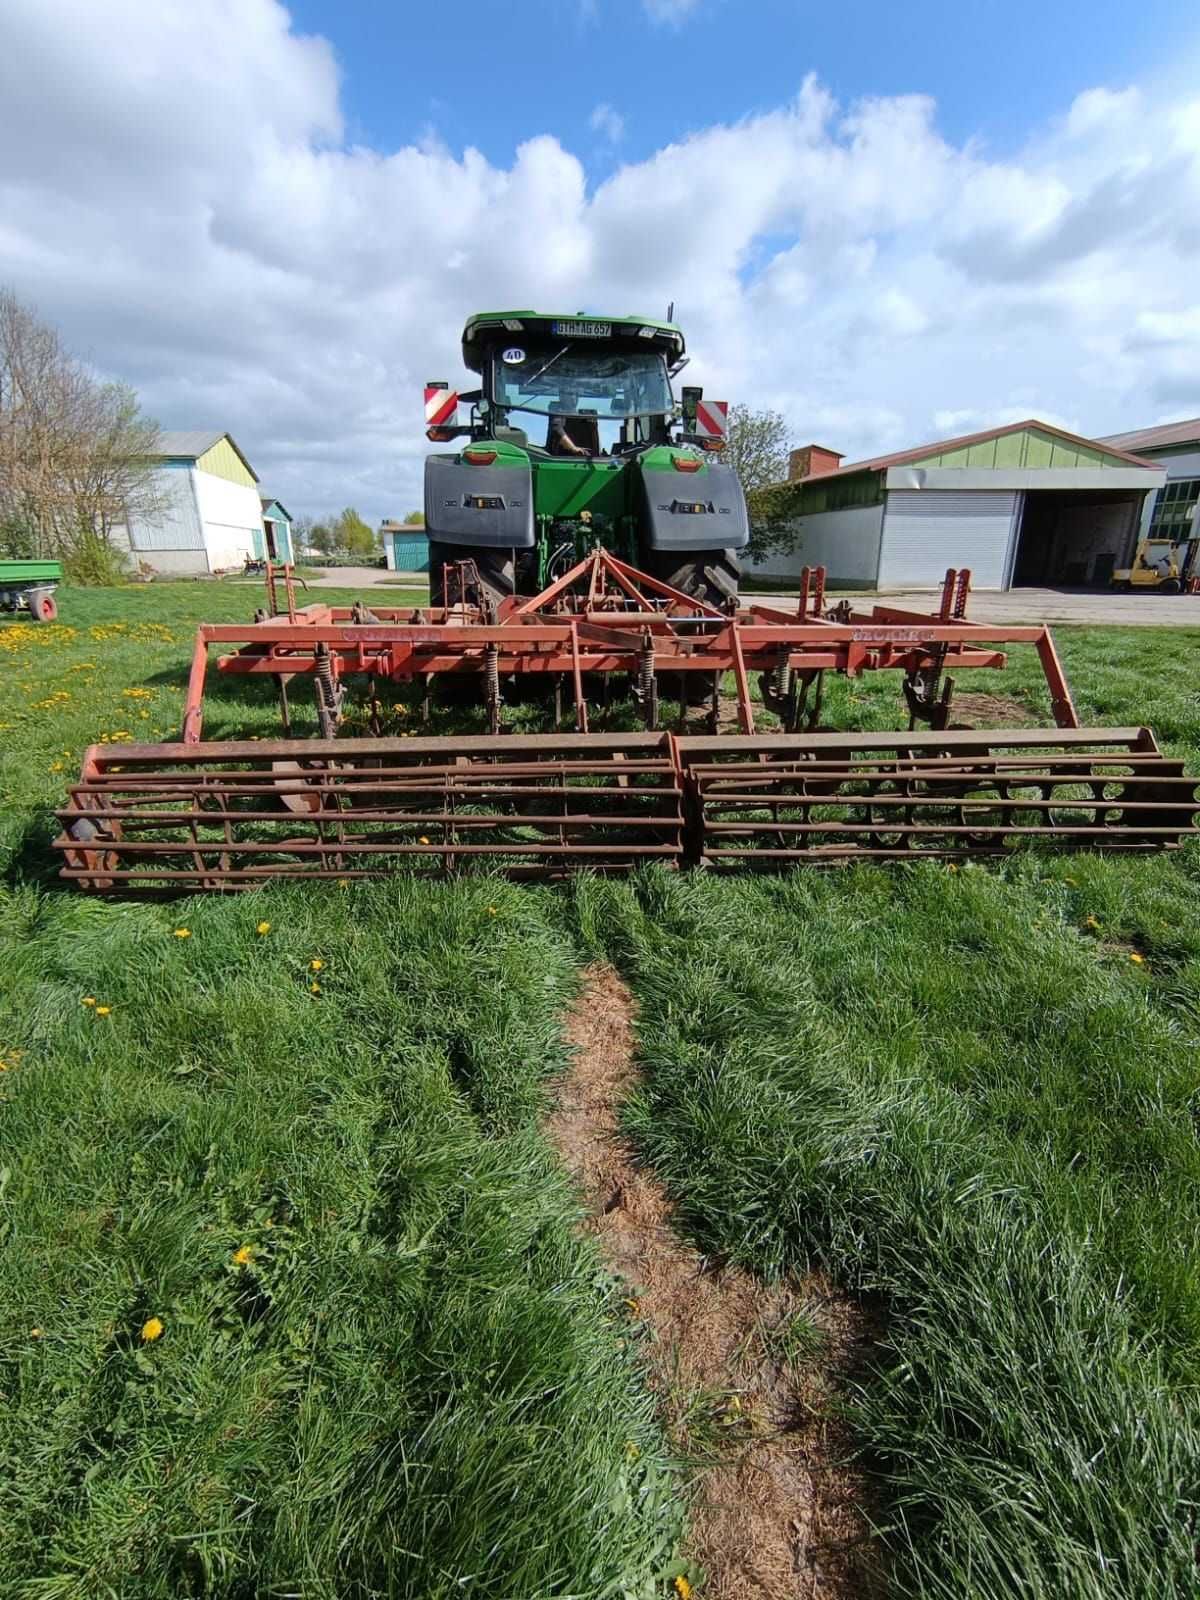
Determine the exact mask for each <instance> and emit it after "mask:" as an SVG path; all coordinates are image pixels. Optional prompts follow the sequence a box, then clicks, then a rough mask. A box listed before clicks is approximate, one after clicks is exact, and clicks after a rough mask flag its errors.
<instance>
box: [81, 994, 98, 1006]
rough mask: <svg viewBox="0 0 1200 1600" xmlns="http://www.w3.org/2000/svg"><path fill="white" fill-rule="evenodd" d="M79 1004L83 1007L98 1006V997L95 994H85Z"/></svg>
mask: <svg viewBox="0 0 1200 1600" xmlns="http://www.w3.org/2000/svg"><path fill="white" fill-rule="evenodd" d="M79 1004H80V1005H81V1006H94V1005H95V1004H96V996H95V995H94V994H85V995H84V997H83V999H82V1000H81V1001H80V1002H79Z"/></svg>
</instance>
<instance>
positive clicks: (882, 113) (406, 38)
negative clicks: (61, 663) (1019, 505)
mask: <svg viewBox="0 0 1200 1600" xmlns="http://www.w3.org/2000/svg"><path fill="white" fill-rule="evenodd" d="M197 16H198V8H197V5H196V0H104V4H103V6H98V5H97V4H96V3H95V0H4V4H3V5H2V6H0V284H4V285H5V286H9V287H11V288H12V289H14V290H15V291H16V292H17V293H18V295H20V296H22V297H23V298H25V299H26V300H28V301H29V302H30V303H31V304H33V305H34V306H35V307H36V308H37V309H38V310H39V311H40V312H41V313H42V314H43V315H44V316H46V317H47V318H48V319H49V320H51V321H53V322H54V323H56V325H58V326H59V328H60V329H61V330H62V332H63V334H64V337H65V338H66V339H67V340H68V342H69V343H70V345H71V346H72V348H74V349H75V350H77V351H78V352H79V353H80V354H82V355H84V356H85V357H87V358H88V359H90V360H91V361H92V362H93V363H94V364H95V366H96V367H97V368H98V369H99V370H100V371H101V372H103V373H105V374H107V375H109V376H112V377H114V378H119V379H122V380H124V381H126V382H129V383H131V384H133V385H134V386H135V387H136V388H137V391H138V393H139V395H140V396H141V398H142V401H143V403H144V405H145V407H146V409H147V411H148V412H149V413H150V414H151V415H153V416H154V417H156V418H157V419H158V420H159V421H160V422H161V423H162V425H163V426H164V427H168V428H223V429H228V430H229V431H231V432H232V433H233V434H234V436H235V437H236V438H237V440H238V443H239V444H240V445H241V447H242V449H243V450H244V452H245V454H246V455H247V456H248V458H249V459H250V460H251V461H252V462H253V464H254V465H255V467H256V468H257V469H258V471H259V473H260V475H261V476H262V478H263V479H264V481H266V482H268V483H269V485H270V487H271V488H272V490H273V491H274V492H275V493H276V494H278V495H279V497H280V498H281V499H282V500H283V501H284V503H285V504H287V505H288V506H289V507H290V508H291V509H292V510H294V511H314V512H315V511H322V510H326V509H328V508H330V507H336V506H343V505H346V504H356V505H357V506H358V507H359V509H360V510H361V511H362V512H363V513H364V514H365V515H367V516H368V517H369V518H371V519H372V520H375V519H377V518H379V517H382V516H387V515H397V514H399V515H403V514H404V513H405V512H406V511H408V510H409V509H411V508H412V507H413V506H416V505H417V504H419V503H420V497H421V476H422V465H423V458H424V455H425V452H426V449H427V445H426V441H425V438H424V433H423V416H422V405H421V389H422V384H423V382H424V380H425V379H426V378H430V377H437V378H447V379H450V380H451V381H454V380H459V381H460V382H465V374H463V372H462V369H461V365H460V362H459V347H458V339H459V334H460V331H461V329H462V326H463V323H464V321H465V319H466V317H467V316H468V314H469V313H470V312H471V311H473V310H476V309H478V308H480V307H487V306H496V305H502V304H506V303H507V304H509V305H532V306H539V307H541V308H543V309H545V308H550V309H558V308H562V307H570V308H575V307H584V306H586V307H589V308H591V309H594V310H597V311H601V312H603V311H610V312H611V311H616V312H619V313H620V312H636V311H645V312H647V313H651V312H659V313H661V311H663V310H664V309H665V307H666V305H667V303H668V301H671V300H673V301H675V303H676V305H677V308H678V315H679V319H680V320H681V321H682V323H683V324H684V327H685V329H686V332H687V337H688V344H689V349H690V351H691V354H692V366H691V368H690V369H689V377H690V378H691V379H692V380H693V381H696V382H699V383H702V384H703V385H704V386H705V387H706V389H707V391H708V393H709V395H710V397H712V398H725V399H729V400H741V401H745V402H747V403H749V404H751V405H753V406H757V407H770V408H772V409H774V410H777V411H778V412H780V413H781V414H782V415H783V417H784V418H785V420H786V423H787V426H788V429H789V432H790V434H791V437H792V440H793V442H794V443H796V444H805V443H809V442H810V441H813V440H816V441H818V442H820V443H823V444H826V445H828V446H830V447H832V448H834V449H837V450H839V451H842V452H844V453H845V455H846V456H847V458H848V459H856V458H861V457H864V456H868V455H872V454H875V453H878V452H881V451H883V450H888V449H897V448H902V447H904V446H906V445H911V444H914V443H918V442H921V441H923V440H926V439H934V438H939V437H947V436H950V435H952V434H954V433H965V432H969V431H972V430H974V429H978V428H985V427H988V426H991V425H994V424H998V423H1005V422H1011V421H1016V420H1019V419H1021V418H1024V417H1028V416H1038V417H1041V418H1043V419H1044V420H1046V421H1048V422H1052V423H1058V424H1059V425H1061V426H1064V427H1067V428H1070V429H1072V430H1074V431H1077V432H1081V433H1085V434H1092V435H1095V434H1103V433H1113V432H1117V431H1119V430H1123V429H1127V428H1134V427H1138V426H1144V425H1148V424H1151V423H1155V422H1160V421H1165V420H1169V419H1174V418H1182V417H1191V416H1195V415H1197V414H1200V8H1198V7H1197V6H1196V4H1195V0H1190V3H1189V4H1187V5H1185V4H1183V3H1182V0H1144V3H1143V4H1142V5H1141V6H1140V7H1139V8H1134V7H1131V6H1128V5H1117V4H1116V3H1114V0H1096V3H1094V4H1091V5H1089V6H1086V7H1085V6H1083V5H1081V4H1078V3H1077V0H1067V3H1062V0H1051V3H1049V4H1046V3H1043V4H1041V5H1034V4H1031V3H1029V0H1009V3H1007V4H1003V5H1002V4H1000V3H999V0H968V3H963V4H958V5H954V6H951V5H941V4H933V3H932V0H910V3H909V4H907V5H905V6H892V5H888V6H885V5H882V4H876V3H871V4H860V5H848V6H842V7H841V8H840V9H838V8H836V7H832V6H828V5H826V6H823V7H819V8H818V7H815V6H811V5H802V4H800V3H798V0H757V3H755V0H553V3H552V0H513V3H511V4H508V5H492V6H490V7H476V8H473V10H472V12H471V13H470V14H469V15H464V12H463V9H462V8H460V7H452V6H448V5H440V6H434V5H419V4H412V3H407V0H406V3H404V4H400V5H397V4H392V5H390V6H387V5H382V4H378V3H371V4H368V3H366V0H341V3H338V4H334V3H332V0H294V3H293V4H291V5H288V4H285V3H283V0H204V6H203V18H204V25H203V27H202V28H201V27H199V26H198V24H197Z"/></svg>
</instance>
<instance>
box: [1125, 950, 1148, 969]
mask: <svg viewBox="0 0 1200 1600" xmlns="http://www.w3.org/2000/svg"><path fill="white" fill-rule="evenodd" d="M1129 959H1130V961H1133V962H1136V964H1137V965H1138V966H1139V967H1144V966H1145V965H1146V958H1145V956H1140V955H1138V953H1137V951H1136V950H1131V951H1130V952H1129Z"/></svg>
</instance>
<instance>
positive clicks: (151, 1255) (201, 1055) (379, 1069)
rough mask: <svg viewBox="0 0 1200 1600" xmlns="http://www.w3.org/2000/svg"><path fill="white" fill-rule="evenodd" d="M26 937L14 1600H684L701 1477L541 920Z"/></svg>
mask: <svg viewBox="0 0 1200 1600" xmlns="http://www.w3.org/2000/svg"><path fill="white" fill-rule="evenodd" d="M493 913H494V914H493ZM260 920H264V921H269V922H270V924H271V926H270V931H269V932H266V933H263V934H258V933H256V931H255V930H256V927H257V926H258V924H259V922H260ZM0 927H2V929H3V933H2V935H0V962H2V963H3V970H4V973H5V992H4V999H3V1005H2V1009H0V1019H2V1020H0V1028H2V1030H3V1031H2V1033H0V1039H2V1040H3V1043H4V1046H5V1049H6V1052H14V1051H18V1050H19V1051H20V1052H22V1053H21V1054H20V1055H19V1056H18V1057H17V1058H16V1060H15V1064H14V1065H13V1066H12V1067H11V1069H10V1070H8V1071H6V1072H5V1073H4V1074H3V1077H2V1078H0V1084H2V1086H3V1087H2V1093H3V1103H2V1104H0V1113H2V1116H3V1123H4V1133H3V1152H4V1153H3V1169H2V1171H0V1184H2V1187H3V1199H2V1210H0V1217H2V1219H3V1230H4V1249H3V1254H2V1257H0V1329H2V1332H0V1345H2V1348H3V1351H4V1373H3V1382H2V1385H0V1386H2V1389H3V1394H4V1400H5V1404H4V1407H3V1411H2V1413H0V1527H2V1528H3V1530H4V1531H3V1536H2V1537H0V1593H3V1594H5V1595H12V1596H31V1597H32V1596H37V1597H38V1600H42V1597H45V1596H55V1597H58V1596H77V1595H79V1596H82V1595H88V1596H91V1595H133V1594H136V1595H138V1596H139V1597H141V1596H175V1595H181V1594H183V1595H199V1594H218V1595H227V1596H243V1595H248V1594H255V1595H285V1594H304V1595H306V1596H308V1595H313V1596H319V1595H328V1596H331V1597H332V1596H339V1597H341V1596H353V1595H361V1596H367V1595H389V1596H392V1595H396V1596H401V1595H411V1596H413V1597H421V1600H425V1597H426V1596H430V1597H433V1596H443V1595H445V1596H450V1595H455V1596H457V1595H460V1594H463V1593H469V1594H476V1595H480V1596H493V1597H495V1600H511V1597H513V1596H529V1597H533V1596H540V1595H552V1594H553V1595H564V1596H565V1595H569V1594H577V1595H580V1596H581V1597H582V1596H587V1597H591V1596H599V1595H613V1596H621V1595H637V1596H650V1595H653V1594H659V1593H662V1592H663V1591H662V1588H661V1587H660V1586H658V1585H656V1578H659V1577H661V1575H662V1574H664V1573H665V1572H667V1571H668V1569H669V1568H670V1562H671V1555H672V1551H673V1548H674V1545H675V1542H676V1539H677V1535H678V1529H679V1520H680V1510H679V1501H678V1498H677V1493H676V1489H675V1485H674V1482H673V1475H672V1471H671V1469H670V1468H669V1466H668V1464H667V1462H666V1460H665V1458H664V1455H663V1448H662V1445H661V1442H660V1438H659V1434H658V1432H657V1429H656V1426H655V1424H654V1422H653V1419H652V1412H651V1406H650V1403H649V1400H648V1398H647V1395H646V1392H645V1390H644V1388H643V1387H642V1385H641V1383H640V1381H639V1379H638V1376H637V1374H636V1372H635V1370H634V1364H633V1356H632V1351H631V1349H630V1347H629V1346H628V1344H627V1342H626V1338H625V1334H626V1331H627V1330H626V1327H625V1316H624V1312H623V1311H622V1309H621V1300H620V1296H619V1294H618V1293H617V1292H616V1291H615V1290H613V1289H611V1288H610V1287H609V1285H608V1283H607V1281H606V1280H605V1278H604V1277H603V1275H602V1273H601V1272H600V1270H599V1268H598V1264H597V1260H596V1257H595V1253H594V1251H593V1249H592V1248H591V1247H590V1245H588V1244H585V1243H582V1242H580V1241H579V1240H578V1239H577V1238H576V1237H575V1235H574V1233H573V1230H572V1226H571V1224H572V1220H573V1216H574V1202H573V1200H572V1198H571V1196H570V1193H569V1191H568V1187H567V1184H566V1183H565V1181H564V1179H563V1177H562V1176H561V1174H560V1173H559V1172H558V1171H557V1170H556V1167H555V1164H554V1162H553V1160H552V1158H551V1156H550V1154H549V1152H548V1150H547V1148H546V1145H545V1143H544V1140H543V1139H542V1137H541V1135H540V1133H539V1132H538V1127H537V1122H538V1117H539V1112H540V1109H541V1106H542V1103H543V1085H544V1082H545V1080H546V1077H547V1075H548V1074H550V1073H552V1072H554V1071H555V1070H557V1069H558V1068H559V1067H560V1065H561V1061H562V1047H561V1044H560V1040H559V1034H558V1027H557V1022H558V1017H559V1014H560V1012H561V1010H562V1007H563V1006H564V1004H565V1003H566V1001H567V999H568V997H569V995H570V993H571V990H572V984H573V963H572V959H571V950H570V946H569V944H568V943H567V941H566V940H565V939H564V938H563V937H562V935H561V933H560V932H556V931H555V930H554V929H553V928H551V927H550V925H549V924H548V923H547V920H546V918H545V916H544V915H543V913H542V910H541V907H540V902H539V900H538V898H537V897H536V896H532V895H528V894H522V893H520V892H519V891H517V890H515V889H513V888H511V887H510V886H508V885H505V884H502V883H491V882H488V881H486V880H482V881H476V882H474V883H471V884H469V885H460V886H455V887H451V888H446V889H440V888H437V887H433V886H429V885H418V884H412V883H405V882H402V881H400V882H397V883H395V884H386V885H379V886H373V887H372V888H370V889H360V890H354V891H346V890H343V891H337V890H331V891H330V892H328V893H326V894H322V895H305V894H303V893H298V892H295V891H294V890H288V889H277V890H272V891H269V892H266V893H263V894H261V895H256V896H253V897H247V898H241V899H237V900H236V901H209V902H200V901H196V902H193V903H191V904H187V905H185V906H176V907H175V908H173V909H167V908H163V907H153V908H148V907H144V906H142V907H115V906H109V905H102V904H97V903H91V902H88V901H86V900H84V899H82V898H74V897H70V896H67V895H50V896H46V895H43V894H41V893H39V892H38V891H36V890H33V889H25V890H16V891H10V892H9V893H8V894H7V895H6V897H5V899H4V901H3V904H2V905H0ZM178 927H187V928H188V929H189V930H190V937H188V938H186V939H183V938H177V937H175V932H174V930H175V929H176V928H178ZM314 960H322V961H324V963H325V965H324V966H323V967H322V968H321V969H320V971H319V974H318V976H317V977H316V978H315V979H314V977H313V974H312V969H311V966H310V963H311V962H312V961H314ZM313 981H317V982H319V984H320V993H319V994H315V995H314V994H313V993H311V991H310V984H311V982H313ZM87 997H91V998H93V999H95V1000H96V1001H98V1002H99V1003H100V1004H101V1005H107V1006H109V1007H111V1013H110V1014H109V1015H107V1016H101V1015H100V1014H99V1011H98V1007H96V1006H88V1005H85V1004H83V1003H82V1002H83V1000H84V999H85V998H87ZM12 1059H13V1057H12V1055H11V1054H8V1055H6V1060H10V1061H11V1060H12ZM243 1247H249V1251H250V1254H251V1260H250V1263H249V1264H248V1265H244V1266H240V1265H238V1263H237V1261H236V1260H235V1254H236V1252H238V1251H240V1250H242V1249H243ZM152 1317H153V1318H158V1319H160V1320H161V1322H162V1324H163V1326H164V1330H165V1331H164V1332H163V1334H162V1337H161V1338H160V1339H158V1340H156V1341H150V1342H147V1341H145V1340H144V1339H143V1338H142V1336H141V1330H142V1329H143V1327H144V1325H145V1323H146V1322H147V1321H148V1319H150V1318H152ZM34 1330H36V1332H35V1331H34Z"/></svg>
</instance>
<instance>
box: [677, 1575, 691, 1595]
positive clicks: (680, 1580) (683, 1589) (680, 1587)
mask: <svg viewBox="0 0 1200 1600" xmlns="http://www.w3.org/2000/svg"><path fill="white" fill-rule="evenodd" d="M675 1593H676V1594H677V1595H678V1596H679V1600H692V1586H691V1584H690V1583H689V1582H688V1581H687V1579H686V1578H685V1577H684V1575H683V1573H682V1572H681V1573H680V1574H679V1576H678V1577H677V1578H676V1579H675Z"/></svg>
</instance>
